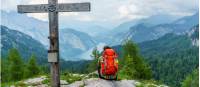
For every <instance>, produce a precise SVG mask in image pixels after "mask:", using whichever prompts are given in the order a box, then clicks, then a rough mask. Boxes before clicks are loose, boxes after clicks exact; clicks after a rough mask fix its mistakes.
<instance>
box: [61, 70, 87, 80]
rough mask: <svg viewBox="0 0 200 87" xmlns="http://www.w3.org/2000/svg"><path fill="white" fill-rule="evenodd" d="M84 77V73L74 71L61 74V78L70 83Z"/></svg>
mask: <svg viewBox="0 0 200 87" xmlns="http://www.w3.org/2000/svg"><path fill="white" fill-rule="evenodd" d="M83 77H84V75H79V74H72V73H69V72H64V73H63V74H62V75H61V79H63V80H66V81H67V82H68V83H73V82H75V81H80V80H82V78H83Z"/></svg>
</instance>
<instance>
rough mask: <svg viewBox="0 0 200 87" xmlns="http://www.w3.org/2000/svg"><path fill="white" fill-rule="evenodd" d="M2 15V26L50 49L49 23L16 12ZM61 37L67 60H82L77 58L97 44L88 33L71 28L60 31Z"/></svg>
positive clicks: (62, 55) (62, 52) (63, 56)
mask: <svg viewBox="0 0 200 87" xmlns="http://www.w3.org/2000/svg"><path fill="white" fill-rule="evenodd" d="M1 13H2V14H1V18H2V20H3V22H1V25H3V26H6V27H8V28H9V29H12V30H17V31H20V32H22V33H24V34H26V35H29V36H30V37H32V38H33V39H35V40H38V41H39V42H40V43H42V44H43V45H44V46H45V48H46V49H48V47H49V40H48V38H47V37H48V35H49V32H48V31H49V30H48V22H44V21H40V20H37V19H35V18H32V17H28V16H27V15H24V14H18V13H16V12H4V11H1ZM22 19H23V20H22ZM59 35H60V36H59V37H60V38H59V39H60V48H61V49H60V51H61V57H62V58H63V59H65V60H79V59H80V58H77V57H79V56H78V55H79V54H82V53H83V52H84V51H87V50H89V49H91V48H92V47H94V46H95V44H96V41H95V40H94V38H92V37H91V36H90V35H88V34H87V33H84V32H81V31H77V30H75V29H71V28H63V29H60V32H59ZM68 38H70V39H68Z"/></svg>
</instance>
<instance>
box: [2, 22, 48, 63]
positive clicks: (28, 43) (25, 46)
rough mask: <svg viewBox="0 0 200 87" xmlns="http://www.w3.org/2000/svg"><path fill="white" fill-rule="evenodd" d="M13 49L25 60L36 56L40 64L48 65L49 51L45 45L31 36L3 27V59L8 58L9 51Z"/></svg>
mask: <svg viewBox="0 0 200 87" xmlns="http://www.w3.org/2000/svg"><path fill="white" fill-rule="evenodd" d="M11 48H16V49H18V50H19V52H20V54H21V56H22V57H23V58H24V60H28V58H29V57H30V56H31V55H32V54H34V55H36V57H37V61H38V62H39V63H44V62H46V63H47V50H46V48H45V47H44V45H43V44H41V43H40V42H39V41H37V40H35V39H33V38H32V37H30V36H29V35H26V34H24V33H21V32H19V31H16V30H12V29H9V28H8V27H6V26H2V25H1V54H2V57H4V56H7V54H8V51H9V49H11ZM38 54H39V55H38Z"/></svg>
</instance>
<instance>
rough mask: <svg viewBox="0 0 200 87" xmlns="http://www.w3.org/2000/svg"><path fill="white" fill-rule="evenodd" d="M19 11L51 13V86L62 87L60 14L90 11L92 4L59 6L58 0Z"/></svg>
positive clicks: (21, 6)
mask: <svg viewBox="0 0 200 87" xmlns="http://www.w3.org/2000/svg"><path fill="white" fill-rule="evenodd" d="M17 9H18V12H19V13H44V12H48V13H49V34H50V36H49V37H48V38H49V40H50V48H49V50H48V62H50V64H51V85H52V87H60V74H59V37H58V36H59V32H58V12H80V11H90V3H67V4H58V3H57V0H48V4H40V5H18V6H17ZM66 39H68V38H66Z"/></svg>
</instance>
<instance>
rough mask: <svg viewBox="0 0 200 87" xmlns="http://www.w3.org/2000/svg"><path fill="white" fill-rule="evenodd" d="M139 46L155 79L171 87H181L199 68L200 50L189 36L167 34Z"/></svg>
mask: <svg viewBox="0 0 200 87" xmlns="http://www.w3.org/2000/svg"><path fill="white" fill-rule="evenodd" d="M139 45H140V48H141V53H142V54H143V56H144V58H145V59H146V61H148V63H149V64H150V66H151V69H152V71H153V77H154V79H156V80H159V81H162V82H164V83H165V84H167V85H169V86H172V87H180V86H181V82H182V81H183V79H185V75H187V74H189V73H191V72H192V71H193V70H194V69H196V68H197V67H198V64H199V55H198V54H199V51H198V50H199V48H198V47H195V46H193V45H192V42H191V39H190V38H189V37H188V36H187V35H175V34H167V35H165V36H164V37H162V38H159V39H157V40H153V41H148V42H143V43H140V44H139Z"/></svg>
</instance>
